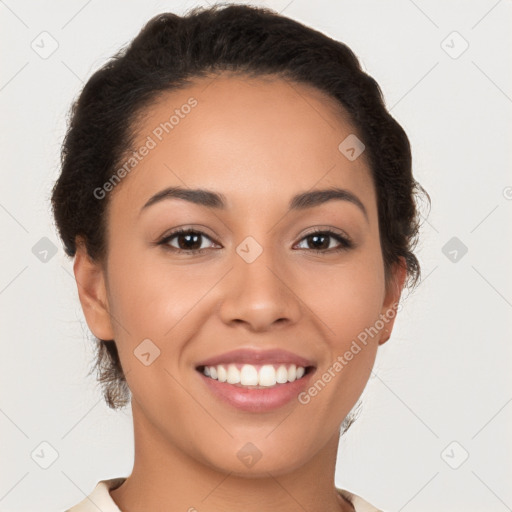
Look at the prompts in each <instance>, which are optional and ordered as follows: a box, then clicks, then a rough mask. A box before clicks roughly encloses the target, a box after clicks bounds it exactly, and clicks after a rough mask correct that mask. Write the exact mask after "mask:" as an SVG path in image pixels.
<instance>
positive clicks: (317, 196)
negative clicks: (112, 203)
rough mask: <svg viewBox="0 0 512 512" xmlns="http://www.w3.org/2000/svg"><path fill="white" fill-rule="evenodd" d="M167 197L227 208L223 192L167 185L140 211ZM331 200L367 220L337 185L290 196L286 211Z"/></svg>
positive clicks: (355, 201) (353, 197)
mask: <svg viewBox="0 0 512 512" xmlns="http://www.w3.org/2000/svg"><path fill="white" fill-rule="evenodd" d="M168 199H182V200H184V201H189V202H191V203H194V204H198V205H200V206H205V207H207V208H215V209H217V210H225V209H226V208H227V206H226V205H227V201H226V197H225V196H224V194H221V193H218V192H214V191H212V190H207V189H202V188H199V189H190V188H182V187H168V188H166V189H164V190H161V191H160V192H157V193H156V194H155V195H153V196H151V197H150V198H149V199H148V201H147V202H146V203H145V204H144V206H143V207H142V208H141V211H140V213H142V212H143V211H144V210H145V209H147V208H149V207H150V206H152V205H154V204H156V203H159V202H161V201H164V200H168ZM333 200H338V201H348V202H349V203H352V204H354V205H356V206H357V207H358V208H359V209H360V210H361V211H362V212H363V214H364V216H365V218H366V220H367V222H368V221H369V219H368V212H367V211H366V208H365V206H364V204H363V203H362V201H361V200H360V199H359V198H358V197H357V196H356V195H355V194H354V193H353V192H350V191H349V190H346V189H343V188H338V187H331V188H327V189H322V190H312V191H309V192H302V193H300V194H297V195H295V196H293V197H292V198H291V200H290V202H289V205H288V211H300V210H306V209H308V208H313V207H315V206H319V205H321V204H324V203H327V202H329V201H333Z"/></svg>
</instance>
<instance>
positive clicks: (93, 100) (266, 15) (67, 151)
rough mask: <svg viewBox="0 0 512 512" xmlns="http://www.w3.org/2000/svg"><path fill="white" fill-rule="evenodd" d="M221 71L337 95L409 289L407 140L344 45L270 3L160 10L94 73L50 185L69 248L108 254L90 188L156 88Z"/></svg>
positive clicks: (104, 375)
mask: <svg viewBox="0 0 512 512" xmlns="http://www.w3.org/2000/svg"><path fill="white" fill-rule="evenodd" d="M222 71H228V72H234V73H240V74H243V75H245V76H251V77H258V76H259V77H263V76H275V77H277V78H283V79H286V80H289V81H293V82H296V83H300V84H307V85H309V86H313V87H316V88H317V89H318V90H320V91H323V92H325V93H327V95H329V96H330V97H331V98H333V99H334V100H337V104H338V105H339V106H340V107H341V110H342V111H343V112H344V113H345V115H347V116H348V119H349V121H350V123H351V124H352V125H353V126H354V128H355V130H356V131H357V133H358V137H360V138H361V140H362V142H363V143H364V145H365V152H364V157H365V158H366V159H367V160H366V161H367V163H368V166H369V168H370V171H371V176H372V179H373V183H374V185H375V189H376V195H377V207H378V218H379V229H380V241H381V247H382V255H383V261H384V267H385V275H386V281H387V280H388V278H389V276H390V271H391V268H392V266H393V264H395V263H400V261H401V260H402V258H403V260H404V261H405V263H406V267H407V285H408V286H409V285H412V286H414V285H415V284H416V283H417V281H418V280H419V277H420V265H419V262H418V260H417V258H416V256H415V255H414V253H413V249H414V247H415V245H416V242H417V236H418V231H419V214H418V211H417V205H416V196H417V193H418V192H420V191H421V192H423V193H425V194H426V192H425V191H424V190H423V188H422V187H421V186H420V185H419V183H417V182H416V181H415V180H414V178H413V175H412V168H411V167H412V165H411V149H410V145H409V140H408V138H407V135H406V134H405V132H404V130H403V129H402V127H401V126H400V125H399V124H398V123H397V122H396V121H395V119H394V118H393V117H392V116H391V115H390V114H389V112H388V111H387V109H386V107H385V104H384V101H383V97H382V93H381V90H380V88H379V85H378V84H377V82H376V81H375V80H374V79H373V78H372V77H371V76H369V75H368V74H366V73H365V72H364V71H363V70H362V68H361V66H360V64H359V61H358V59H357V57H356V56H355V55H354V53H353V52H352V50H350V48H349V47H348V46H346V45H345V44H343V43H341V42H338V41H336V40H333V39H331V38H329V37H328V36H326V35H324V34H322V33H321V32H318V31H316V30H313V29H311V28H309V27H307V26H305V25H303V24H301V23H299V22H297V21H294V20H292V19H289V18H287V17H284V16H282V15H279V14H278V13H276V12H274V11H272V10H271V9H268V8H262V7H252V6H247V5H229V4H228V5H219V4H217V5H215V6H213V7H209V8H202V7H198V8H194V9H192V10H191V11H189V12H188V13H187V14H186V15H185V16H178V15H176V14H172V13H163V14H159V15H157V16H155V17H153V18H152V19H151V20H150V21H149V22H147V24H146V25H145V26H144V27H143V29H142V30H141V31H140V33H139V34H138V35H137V37H135V39H133V41H131V43H129V44H128V45H126V46H125V47H123V48H122V49H121V50H120V51H119V52H117V53H116V54H115V55H114V56H113V57H112V58H111V59H110V60H109V61H108V62H107V63H106V64H105V65H103V66H102V67H101V68H100V69H99V70H97V71H96V72H95V73H94V74H93V75H92V76H91V77H90V79H89V80H88V82H87V83H86V85H85V86H84V88H83V90H82V92H81V93H80V95H79V96H78V98H77V99H76V100H75V102H74V103H73V105H72V107H71V112H70V119H69V126H68V131H67V133H66V136H65V139H64V142H63V145H62V153H61V174H60V176H59V178H58V180H57V182H56V183H55V186H54V188H53V192H52V208H53V213H54V217H55V221H56V225H57V228H58V231H59V235H60V237H61V239H62V241H63V244H64V248H65V251H66V253H67V254H68V255H69V256H74V255H75V253H76V249H77V237H82V238H83V240H84V242H85V246H86V249H87V252H88V255H89V257H90V258H91V259H92V260H94V261H96V262H104V261H105V256H106V252H107V242H108V240H107V239H106V208H107V206H108V197H107V198H105V199H102V200H99V199H98V198H97V195H96V194H95V193H94V191H95V190H97V189H98V188H101V187H102V186H103V185H104V184H105V183H106V182H107V181H108V180H109V179H110V178H111V177H112V175H113V174H114V172H115V170H116V169H117V168H118V166H119V165H120V163H121V161H122V158H123V155H125V154H126V152H127V150H128V148H130V147H132V145H133V141H134V136H135V133H136V129H137V121H138V120H139V119H140V116H141V115H142V114H143V113H144V111H145V107H149V106H151V104H152V103H153V102H155V101H156V99H158V97H159V96H160V94H161V93H165V92H166V91H173V90H177V89H182V88H184V87H186V86H187V84H189V83H191V80H193V79H195V78H201V77H205V76H211V75H212V74H215V73H220V72H222ZM340 142H341V141H340ZM426 196H427V197H428V194H426ZM96 343H97V352H96V356H95V357H96V364H95V368H96V369H97V373H98V382H100V383H101V385H102V387H103V394H104V397H105V400H106V402H107V404H108V405H109V406H110V407H111V408H113V409H115V408H118V407H122V406H124V405H126V404H127V403H128V402H129V400H130V390H129V388H128V386H127V383H126V379H125V376H124V373H123V369H122V367H121V364H120V360H119V355H118V351H117V347H116V344H115V341H114V340H99V339H96ZM93 370H94V368H93Z"/></svg>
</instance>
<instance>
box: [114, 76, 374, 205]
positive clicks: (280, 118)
mask: <svg viewBox="0 0 512 512" xmlns="http://www.w3.org/2000/svg"><path fill="white" fill-rule="evenodd" d="M134 133H135V137H134V140H135V144H134V146H133V148H132V150H133V151H135V152H136V153H138V159H137V162H136V165H134V166H133V167H132V170H130V171H129V173H127V175H126V176H125V177H124V178H123V179H122V182H121V183H120V185H118V186H117V187H116V189H114V194H113V198H112V200H113V202H122V203H124V204H125V206H128V205H130V207H131V208H133V207H134V206H136V205H137V206H138V207H139V208H140V207H141V206H142V204H143V203H144V202H145V201H146V200H147V199H148V198H149V197H150V196H151V195H153V194H155V193H156V192H158V191H159V190H162V189H163V188H166V187H169V186H172V185H179V186H182V187H190V188H199V187H201V188H207V189H212V190H219V191H221V192H222V193H223V195H225V196H226V198H227V204H228V208H235V207H238V208H239V209H240V208H243V207H245V208H253V207H254V206H257V207H259V208H261V207H262V206H263V203H262V201H265V202H268V203H269V205H270V204H272V205H275V206H276V207H278V206H279V204H280V203H282V205H285V202H286V205H287V202H288V198H289V196H291V195H294V194H295V193H297V192H303V191H306V190H310V189H312V188H325V187H327V186H341V187H343V188H347V189H349V190H352V191H353V192H356V191H357V192H358V195H359V196H365V197H366V200H367V201H369V202H370V203H373V202H374V201H375V196H374V190H373V184H372V180H371V177H370V173H369V168H368V166H367V163H366V160H365V158H364V157H365V154H364V153H363V155H361V157H359V158H357V159H356V160H353V161H350V160H349V159H347V158H346V156H345V155H344V154H343V153H342V152H340V150H339V148H338V147H339V145H340V143H341V142H342V141H344V140H345V139H346V138H347V137H349V136H353V135H354V134H356V135H357V131H356V129H355V127H354V126H352V125H351V123H350V122H349V121H348V116H347V115H346V113H345V112H344V111H343V110H342V109H341V107H340V106H339V105H338V103H337V102H336V101H335V100H334V99H333V98H331V97H330V96H328V95H327V94H325V93H323V92H322V91H319V90H317V89H316V88H313V87H311V86H308V85H304V84H298V83H296V82H291V81H289V80H284V79H279V78H275V77H266V78H260V77H258V78H250V77H247V76H240V75H233V74H227V73H224V74H220V75H216V76H213V77H208V78H202V79H197V80H194V81H193V82H192V83H191V84H190V85H188V86H186V87H185V88H183V89H180V90H177V91H172V92H165V93H163V94H161V95H159V97H158V99H157V100H156V101H154V102H153V103H152V104H151V105H150V106H149V107H147V108H146V109H145V110H144V111H143V112H142V115H140V116H139V121H138V122H137V126H136V130H135V132H134ZM144 146H145V147H147V148H149V149H147V150H142V148H143V147H144ZM142 153H144V156H142V157H141V156H140V155H141V154H142ZM117 195H119V198H116V196H117ZM368 208H369V209H370V210H371V204H370V205H368Z"/></svg>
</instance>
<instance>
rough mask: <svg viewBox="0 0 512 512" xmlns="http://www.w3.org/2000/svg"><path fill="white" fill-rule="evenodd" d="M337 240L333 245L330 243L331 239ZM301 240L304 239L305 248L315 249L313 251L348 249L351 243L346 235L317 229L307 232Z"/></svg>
mask: <svg viewBox="0 0 512 512" xmlns="http://www.w3.org/2000/svg"><path fill="white" fill-rule="evenodd" d="M333 239H334V240H335V241H337V242H338V245H337V246H336V243H335V244H334V246H332V245H331V242H332V240H333ZM302 240H306V245H307V246H308V247H306V249H309V250H312V251H315V252H320V253H322V252H338V251H344V250H347V249H350V248H351V247H352V246H353V244H352V242H351V240H349V239H348V237H344V236H341V235H340V234H338V233H335V232H334V231H330V230H323V231H322V230H318V231H314V232H313V233H309V234H308V235H306V236H305V237H304V238H303V239H302Z"/></svg>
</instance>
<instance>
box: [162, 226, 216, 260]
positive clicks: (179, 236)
mask: <svg viewBox="0 0 512 512" xmlns="http://www.w3.org/2000/svg"><path fill="white" fill-rule="evenodd" d="M204 238H207V239H208V240H211V238H210V237H209V236H207V235H206V234H205V233H203V232H202V231H197V230H194V229H177V230H176V231H173V232H172V233H170V234H169V235H166V236H165V237H164V238H162V240H160V241H159V242H158V245H163V246H164V248H165V249H167V250H170V251H173V252H178V253H187V254H198V253H202V252H203V251H204V250H205V249H206V248H205V247H201V245H202V244H201V241H202V240H203V239H204ZM174 239H176V242H177V245H178V247H175V246H174V245H172V244H171V241H172V240H174Z"/></svg>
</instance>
